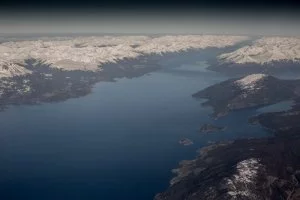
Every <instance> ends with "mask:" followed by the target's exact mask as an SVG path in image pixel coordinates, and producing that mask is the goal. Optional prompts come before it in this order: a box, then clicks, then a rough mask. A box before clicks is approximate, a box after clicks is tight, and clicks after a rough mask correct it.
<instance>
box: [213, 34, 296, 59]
mask: <svg viewBox="0 0 300 200" xmlns="http://www.w3.org/2000/svg"><path fill="white" fill-rule="evenodd" d="M218 58H219V60H220V61H221V63H236V64H247V63H255V64H269V63H272V62H281V61H292V62H299V61H300V38H299V37H263V38H261V39H259V40H256V41H254V42H253V44H251V45H247V46H244V47H242V48H240V49H237V50H235V51H233V52H231V53H225V54H222V55H220V56H219V57H218Z"/></svg>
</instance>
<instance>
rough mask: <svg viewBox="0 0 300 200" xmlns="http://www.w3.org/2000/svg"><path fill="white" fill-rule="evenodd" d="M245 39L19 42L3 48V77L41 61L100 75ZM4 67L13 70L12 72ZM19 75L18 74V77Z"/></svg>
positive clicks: (106, 38) (202, 37)
mask: <svg viewBox="0 0 300 200" xmlns="http://www.w3.org/2000/svg"><path fill="white" fill-rule="evenodd" d="M246 39H247V37H244V36H214V35H181V36H161V37H154V38H153V37H148V36H102V37H76V38H69V39H64V40H61V39H59V40H55V39H53V40H49V39H48V40H37V41H16V42H5V43H2V44H0V65H1V68H0V74H1V76H13V75H22V74H26V73H29V71H28V70H25V69H22V67H21V66H19V65H15V64H16V63H23V62H24V60H25V59H30V58H33V59H37V60H42V61H45V62H46V63H48V64H51V66H52V67H56V68H61V69H63V70H89V71H97V70H99V66H101V65H102V64H105V63H114V62H117V61H118V60H122V59H125V58H137V57H139V56H141V55H147V54H162V53H166V52H179V51H185V50H188V49H204V48H207V47H218V48H221V47H226V46H230V45H234V44H236V43H237V42H240V41H243V40H246ZM2 66H9V68H8V72H7V71H5V70H7V68H6V67H5V69H4V68H3V67H2ZM14 71H16V73H14Z"/></svg>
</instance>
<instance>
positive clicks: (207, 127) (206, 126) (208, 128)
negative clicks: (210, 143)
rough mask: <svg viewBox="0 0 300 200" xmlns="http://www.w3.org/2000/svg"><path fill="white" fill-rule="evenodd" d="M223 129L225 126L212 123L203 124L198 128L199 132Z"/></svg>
mask: <svg viewBox="0 0 300 200" xmlns="http://www.w3.org/2000/svg"><path fill="white" fill-rule="evenodd" d="M225 129H226V127H223V126H216V125H213V124H203V125H202V126H201V128H200V132H201V133H212V132H216V131H223V130H225Z"/></svg>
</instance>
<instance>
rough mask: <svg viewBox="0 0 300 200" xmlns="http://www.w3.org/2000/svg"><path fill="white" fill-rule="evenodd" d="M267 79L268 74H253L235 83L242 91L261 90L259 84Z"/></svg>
mask: <svg viewBox="0 0 300 200" xmlns="http://www.w3.org/2000/svg"><path fill="white" fill-rule="evenodd" d="M265 77H267V75H266V74H251V75H248V76H245V77H244V78H242V79H239V80H237V81H235V82H234V83H235V84H236V85H238V87H240V88H241V89H242V90H254V89H260V88H259V87H258V83H259V82H260V81H262V80H263V79H264V78H265Z"/></svg>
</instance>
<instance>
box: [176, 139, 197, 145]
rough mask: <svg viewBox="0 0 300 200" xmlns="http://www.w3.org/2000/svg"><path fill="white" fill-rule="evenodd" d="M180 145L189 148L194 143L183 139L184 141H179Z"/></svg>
mask: <svg viewBox="0 0 300 200" xmlns="http://www.w3.org/2000/svg"><path fill="white" fill-rule="evenodd" d="M178 143H179V144H181V145H183V146H189V145H192V144H194V143H193V141H192V140H190V139H188V138H183V139H181V140H179V142H178Z"/></svg>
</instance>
